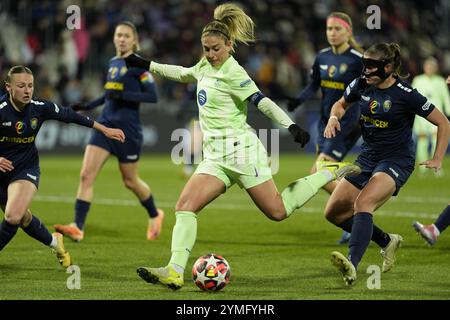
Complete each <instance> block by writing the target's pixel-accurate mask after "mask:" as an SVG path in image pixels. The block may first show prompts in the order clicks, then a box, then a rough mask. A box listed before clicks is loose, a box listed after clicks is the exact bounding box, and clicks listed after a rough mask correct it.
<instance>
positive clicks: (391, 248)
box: [380, 233, 403, 272]
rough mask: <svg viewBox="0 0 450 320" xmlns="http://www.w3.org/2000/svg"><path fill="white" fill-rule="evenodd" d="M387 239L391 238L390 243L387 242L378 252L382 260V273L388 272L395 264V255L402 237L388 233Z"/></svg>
mask: <svg viewBox="0 0 450 320" xmlns="http://www.w3.org/2000/svg"><path fill="white" fill-rule="evenodd" d="M389 237H390V238H391V241H389V243H388V245H387V246H386V247H385V248H383V249H381V251H380V253H381V256H382V257H383V259H384V260H383V267H382V269H381V271H383V272H388V271H389V270H391V269H392V267H393V266H394V264H395V253H396V251H397V249H398V248H399V247H400V246H401V244H402V242H403V238H402V236H400V235H398V234H392V233H390V234H389Z"/></svg>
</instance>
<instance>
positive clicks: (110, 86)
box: [88, 57, 157, 139]
mask: <svg viewBox="0 0 450 320" xmlns="http://www.w3.org/2000/svg"><path fill="white" fill-rule="evenodd" d="M104 88H105V93H106V94H105V95H104V96H103V97H101V98H100V99H97V100H95V101H93V102H91V103H90V104H89V105H88V109H92V108H95V107H97V106H99V105H101V104H103V103H105V107H104V108H103V110H102V112H101V114H100V116H99V118H98V119H97V121H98V122H100V123H103V124H108V125H112V126H114V127H118V128H121V129H122V130H123V131H124V133H125V135H126V136H127V139H142V128H141V121H140V117H139V104H140V102H156V101H157V96H156V89H155V85H154V81H153V77H152V75H151V74H150V72H148V71H147V70H144V69H140V68H129V69H127V67H126V65H125V60H124V59H122V58H118V57H114V58H112V59H111V60H110V63H109V68H108V75H107V79H106V83H105V86H104ZM117 91H119V92H120V99H109V98H108V93H112V92H117Z"/></svg>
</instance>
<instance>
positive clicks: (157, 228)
mask: <svg viewBox="0 0 450 320" xmlns="http://www.w3.org/2000/svg"><path fill="white" fill-rule="evenodd" d="M157 210H158V215H157V216H156V217H154V218H151V219H149V220H148V227H147V240H155V239H156V238H158V236H159V235H160V234H161V230H162V224H163V221H164V211H162V210H161V209H157Z"/></svg>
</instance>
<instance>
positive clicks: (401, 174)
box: [345, 155, 414, 196]
mask: <svg viewBox="0 0 450 320" xmlns="http://www.w3.org/2000/svg"><path fill="white" fill-rule="evenodd" d="M356 163H357V164H358V165H359V166H360V167H361V168H362V172H361V173H360V174H359V175H355V176H353V175H352V176H347V177H345V179H346V180H347V181H348V182H350V183H351V184H353V185H354V186H355V187H357V188H358V189H360V190H361V189H363V188H364V187H365V186H366V184H367V182H368V181H369V179H370V178H371V177H372V176H373V175H374V174H375V173H377V172H384V173H386V174H388V175H389V176H390V177H391V178H392V179H394V181H395V191H394V193H393V194H392V195H393V196H396V195H397V194H398V193H399V191H400V188H401V187H403V185H404V184H405V183H406V181H408V178H409V176H410V175H411V173H412V172H413V171H414V162H412V163H411V161H409V160H399V159H386V160H381V161H379V162H377V163H374V162H372V161H367V159H366V158H364V157H362V156H361V155H360V156H359V157H358V159H357V160H356Z"/></svg>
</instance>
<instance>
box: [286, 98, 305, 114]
mask: <svg viewBox="0 0 450 320" xmlns="http://www.w3.org/2000/svg"><path fill="white" fill-rule="evenodd" d="M287 100H288V103H287V110H288V111H289V112H292V111H294V110H295V109H297V107H298V106H299V105H300V104H301V103H302V101H301V100H300V99H299V98H288V99H287Z"/></svg>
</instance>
